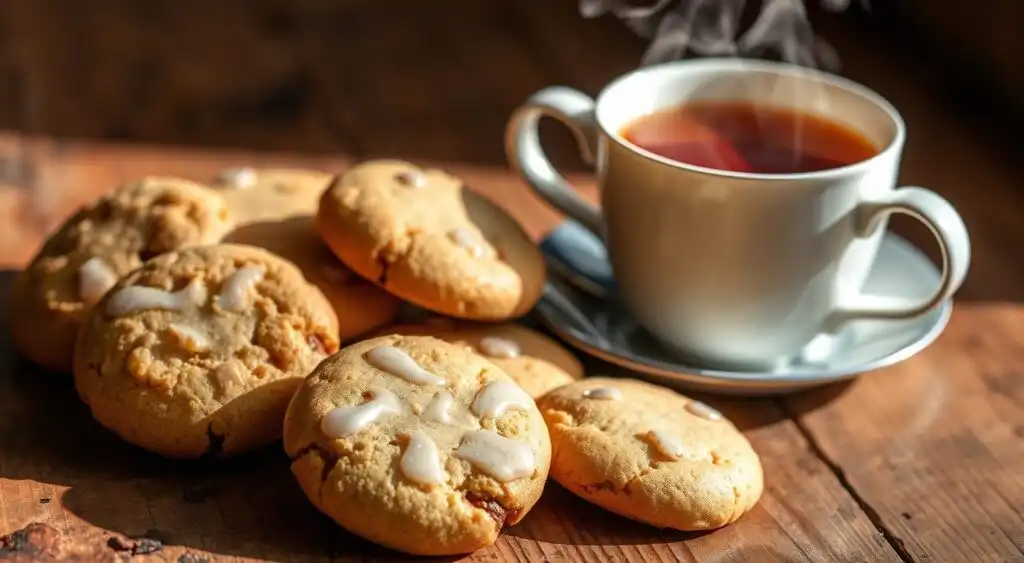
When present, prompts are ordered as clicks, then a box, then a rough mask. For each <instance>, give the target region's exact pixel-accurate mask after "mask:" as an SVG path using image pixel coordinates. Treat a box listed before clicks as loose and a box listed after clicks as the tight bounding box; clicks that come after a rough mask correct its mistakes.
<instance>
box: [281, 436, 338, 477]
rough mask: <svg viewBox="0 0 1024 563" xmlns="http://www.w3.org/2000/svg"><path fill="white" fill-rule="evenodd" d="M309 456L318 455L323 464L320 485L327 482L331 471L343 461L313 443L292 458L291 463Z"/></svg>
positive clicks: (336, 455)
mask: <svg viewBox="0 0 1024 563" xmlns="http://www.w3.org/2000/svg"><path fill="white" fill-rule="evenodd" d="M309 454H316V455H317V456H318V457H319V458H320V461H322V462H323V467H322V468H321V470H320V483H321V484H323V482H324V481H327V476H328V475H330V474H331V470H333V469H334V466H336V465H338V461H339V460H340V459H341V456H339V455H338V454H336V453H334V452H331V451H330V450H328V449H327V448H325V447H323V446H321V445H320V444H317V443H316V442H313V443H312V444H310V445H308V446H306V447H304V448H302V449H300V450H299V451H298V452H296V453H295V456H294V457H292V458H291V461H292V463H295V462H296V461H299V460H300V459H302V458H303V457H305V456H307V455H309Z"/></svg>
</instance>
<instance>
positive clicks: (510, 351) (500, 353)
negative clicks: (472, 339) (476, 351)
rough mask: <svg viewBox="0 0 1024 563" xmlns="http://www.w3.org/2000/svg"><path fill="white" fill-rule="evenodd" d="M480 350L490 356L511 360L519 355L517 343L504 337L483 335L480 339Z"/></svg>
mask: <svg viewBox="0 0 1024 563" xmlns="http://www.w3.org/2000/svg"><path fill="white" fill-rule="evenodd" d="M480 351H481V352H483V353H484V354H485V355H487V356H490V357H492V358H502V359H506V360H511V359H512V358H518V357H519V353H520V350H519V344H516V343H515V342H513V341H511V340H508V339H506V338H499V337H497V336H485V337H483V338H481V339H480Z"/></svg>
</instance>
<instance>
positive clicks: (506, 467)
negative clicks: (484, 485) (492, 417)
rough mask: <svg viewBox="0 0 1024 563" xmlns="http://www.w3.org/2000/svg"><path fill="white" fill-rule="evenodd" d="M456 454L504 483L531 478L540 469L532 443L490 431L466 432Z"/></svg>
mask: <svg viewBox="0 0 1024 563" xmlns="http://www.w3.org/2000/svg"><path fill="white" fill-rule="evenodd" d="M454 455H455V457H457V458H459V459H462V460H465V461H468V462H469V463H470V464H472V465H473V466H474V467H476V468H477V469H479V470H481V471H483V472H484V473H486V474H487V475H490V476H491V477H493V478H495V479H497V480H498V481H501V482H503V483H504V482H508V481H514V480H516V479H522V478H523V477H529V476H531V475H533V473H534V471H536V470H537V462H536V460H535V459H534V456H533V450H531V449H530V446H529V445H527V444H526V443H525V442H520V441H518V440H513V439H511V438H506V437H504V436H502V435H500V434H498V433H497V432H493V431H491V430H472V431H469V432H467V433H466V434H465V435H464V436H463V438H462V444H460V445H459V447H458V449H456V450H455V453H454Z"/></svg>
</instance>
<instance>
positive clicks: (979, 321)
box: [785, 28, 1024, 561]
mask: <svg viewBox="0 0 1024 563" xmlns="http://www.w3.org/2000/svg"><path fill="white" fill-rule="evenodd" d="M834 31H835V33H836V34H837V39H838V40H839V41H847V42H852V41H853V37H850V36H848V35H846V34H845V32H844V30H843V29H842V28H835V30H834ZM898 41H899V39H895V40H894V39H892V38H891V37H889V36H887V35H885V34H879V35H876V44H877V47H878V48H879V49H882V50H887V52H888V53H889V55H888V56H889V62H890V63H891V64H889V65H881V66H880V65H878V60H877V58H876V57H875V56H874V55H872V54H871V53H870V52H867V51H857V50H852V49H851V50H843V51H840V53H841V54H844V61H845V70H846V72H847V74H849V75H851V76H854V77H855V78H858V79H861V80H862V81H864V82H865V83H867V84H868V85H869V86H872V87H874V88H876V89H877V90H879V91H880V92H881V93H882V94H883V95H885V96H886V97H887V98H889V99H890V100H891V101H892V102H893V103H894V104H895V105H896V106H897V107H899V108H900V110H901V112H902V113H903V116H904V119H905V120H906V122H907V126H908V130H909V135H908V146H907V150H906V156H905V158H904V160H903V167H902V174H901V180H902V181H903V182H904V183H907V184H911V185H922V186H927V187H929V188H931V189H934V190H936V191H938V192H939V193H941V194H943V195H944V196H945V197H947V198H948V199H949V200H950V201H952V202H953V203H954V204H955V205H956V206H957V209H958V210H959V211H960V213H961V215H962V216H963V217H964V220H965V222H966V223H967V225H968V229H969V230H970V233H971V238H972V245H973V254H974V255H973V262H972V266H971V271H970V273H969V275H968V279H967V282H966V283H965V285H964V287H963V289H962V290H961V292H960V293H959V295H958V296H957V300H958V304H957V308H956V310H955V313H954V315H953V318H952V321H951V322H950V325H949V327H948V328H947V329H946V332H945V333H944V334H943V336H942V337H941V338H940V339H939V340H938V341H937V342H936V343H935V344H934V345H932V346H931V347H930V348H929V349H928V350H926V351H925V352H924V353H922V354H921V355H919V356H917V357H915V358H912V359H911V360H908V361H906V362H904V363H902V364H899V365H897V366H893V367H891V368H889V369H885V370H882V371H881V372H879V373H876V374H871V375H869V376H865V377H862V378H861V379H860V380H858V381H857V382H856V383H855V384H853V385H850V386H849V387H848V388H839V389H831V388H829V389H823V390H818V391H812V392H809V393H805V394H802V395H799V396H796V397H793V398H791V399H789V400H787V401H786V403H785V405H786V408H787V410H788V411H789V412H791V414H793V415H794V416H795V417H796V420H797V421H798V423H799V425H800V427H801V428H802V429H803V430H804V431H805V432H806V434H807V435H808V437H809V438H810V439H811V441H812V443H813V444H814V445H815V447H816V448H819V451H820V452H821V453H822V454H823V455H824V456H825V458H826V459H827V460H828V462H829V463H830V464H832V465H833V466H834V467H835V468H836V470H837V471H838V472H839V474H840V475H841V476H842V478H843V480H844V483H845V484H846V485H847V486H848V488H849V489H850V490H851V491H852V492H853V494H854V495H855V496H856V497H857V499H858V501H859V502H860V503H862V505H864V506H866V507H868V511H869V514H870V516H871V517H872V520H873V521H874V522H875V523H876V524H877V525H878V526H879V527H881V528H882V529H883V530H884V531H885V534H886V536H887V538H888V539H889V540H890V542H891V543H892V544H893V545H894V547H895V548H896V549H897V550H898V551H899V552H900V555H901V557H902V558H904V559H905V560H917V561H924V560H936V561H1020V560H1024V551H1022V550H1024V517H1022V510H1021V507H1024V480H1022V475H1024V441H1022V437H1024V408H1022V405H1024V385H1022V383H1021V382H1022V381H1024V379H1022V378H1021V375H1020V365H1021V363H1022V360H1024V358H1022V354H1024V338H1022V337H1021V334H1020V332H1021V331H1020V327H1021V326H1022V322H1024V309H1022V307H1021V305H1020V303H1021V302H1022V300H1024V270H1022V269H1021V264H1022V263H1024V246H1021V244H1020V241H1021V239H1022V234H1024V230H1022V227H1021V226H1020V225H1021V223H1020V217H1019V213H1020V209H1022V208H1024V192H1021V191H1020V185H1019V184H1020V182H1019V179H1020V177H1021V175H1022V174H1024V163H1022V162H1021V160H1020V157H1019V150H1018V149H1019V146H1016V145H1014V144H1008V140H1007V139H1006V138H1005V137H1001V136H999V135H998V134H999V133H1000V129H999V128H998V126H997V125H998V124H996V123H993V121H992V119H993V117H992V115H993V114H992V110H991V108H986V107H984V104H985V99H986V98H985V92H984V91H981V92H979V93H977V95H976V96H975V98H974V102H973V103H972V104H970V105H967V106H965V105H962V102H963V100H955V99H954V100H950V99H949V98H948V97H945V96H943V95H936V93H937V92H942V91H943V90H942V86H943V85H944V84H945V82H943V79H942V78H943V77H942V76H941V75H940V74H939V73H938V72H937V69H936V68H935V67H932V66H928V65H920V64H915V63H916V62H917V61H919V60H920V54H915V53H906V52H901V51H900V50H899V49H897V48H896V46H897V45H898V43H897V42H898ZM901 53H902V54H901ZM996 111H998V109H997V110H996ZM896 228H897V230H899V231H900V232H902V233H903V234H905V235H908V237H909V238H911V239H912V240H914V241H915V242H916V243H917V244H918V245H919V246H921V247H922V248H924V249H927V250H928V252H929V253H930V254H931V255H932V256H933V258H936V257H937V256H936V254H937V252H936V250H935V244H934V242H933V241H932V239H931V234H930V233H928V232H927V230H926V229H924V228H922V227H921V226H920V225H916V224H914V223H913V222H912V221H898V222H897V223H896Z"/></svg>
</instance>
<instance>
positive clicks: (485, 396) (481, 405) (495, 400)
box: [473, 379, 534, 418]
mask: <svg viewBox="0 0 1024 563" xmlns="http://www.w3.org/2000/svg"><path fill="white" fill-rule="evenodd" d="M533 404H534V403H533V397H530V395H529V394H528V393H527V392H526V391H523V388H522V387H520V386H518V385H516V384H515V383H513V382H512V381H510V380H507V379H498V380H496V381H492V382H490V383H488V384H487V386H486V387H484V388H483V389H482V390H481V391H480V392H479V393H477V395H476V399H474V400H473V413H475V414H476V415H477V416H479V417H480V418H497V417H499V416H501V415H503V414H505V413H506V412H508V411H526V410H530V408H531V407H533Z"/></svg>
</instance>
